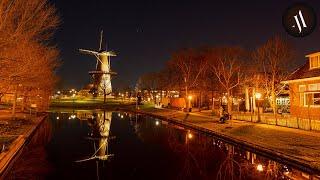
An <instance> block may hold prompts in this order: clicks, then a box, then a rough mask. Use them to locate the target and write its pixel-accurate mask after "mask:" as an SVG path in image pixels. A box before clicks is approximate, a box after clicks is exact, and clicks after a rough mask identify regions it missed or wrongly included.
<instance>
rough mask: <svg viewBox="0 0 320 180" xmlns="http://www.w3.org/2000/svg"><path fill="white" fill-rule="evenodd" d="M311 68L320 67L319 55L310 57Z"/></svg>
mask: <svg viewBox="0 0 320 180" xmlns="http://www.w3.org/2000/svg"><path fill="white" fill-rule="evenodd" d="M309 59H310V69H313V68H319V67H320V58H319V56H313V57H310V58H309Z"/></svg>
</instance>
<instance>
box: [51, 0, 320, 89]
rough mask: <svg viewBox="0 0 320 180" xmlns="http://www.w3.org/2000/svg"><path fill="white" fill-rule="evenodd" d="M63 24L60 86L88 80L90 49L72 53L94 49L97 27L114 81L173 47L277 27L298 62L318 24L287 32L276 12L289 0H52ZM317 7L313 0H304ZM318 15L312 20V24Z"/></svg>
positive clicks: (155, 66)
mask: <svg viewBox="0 0 320 180" xmlns="http://www.w3.org/2000/svg"><path fill="white" fill-rule="evenodd" d="M51 1H52V3H53V4H54V5H55V6H56V7H57V9H58V11H59V13H60V15H61V18H62V24H61V26H60V29H59V30H58V31H57V33H56V35H55V39H54V40H55V42H56V43H57V46H58V47H59V49H60V50H61V59H62V61H63V62H62V66H61V67H60V69H59V71H58V75H59V76H61V80H62V81H61V84H62V85H63V87H64V88H80V87H83V86H84V85H86V84H87V83H89V81H90V78H89V75H88V73H87V72H88V71H89V70H93V69H94V68H95V63H96V60H95V58H94V57H91V56H86V55H82V54H79V52H78V51H77V49H78V48H85V49H93V50H97V49H98V47H99V33H100V30H101V29H103V30H104V34H105V38H106V40H107V46H108V50H114V51H115V52H117V54H118V56H117V57H115V58H112V59H111V61H112V69H113V70H114V71H116V72H118V76H117V77H115V79H114V80H113V82H112V83H113V85H114V86H116V87H120V86H124V85H126V84H128V85H134V84H135V82H136V80H137V78H138V77H139V76H140V75H141V74H143V73H145V72H151V71H157V70H160V69H161V68H162V67H163V66H164V64H165V62H166V61H167V60H168V59H169V57H170V54H171V53H172V52H173V51H175V50H176V49H179V48H184V47H199V46H215V45H240V46H243V47H244V48H248V49H252V48H254V47H256V46H259V45H261V44H262V43H264V42H265V41H266V40H267V39H268V38H270V37H272V36H273V35H276V34H279V35H281V36H283V37H285V38H287V39H288V40H289V41H291V42H292V44H293V45H294V47H295V49H296V50H297V53H298V59H299V62H298V63H299V64H302V63H304V62H305V59H304V56H303V55H305V54H307V53H309V52H314V51H318V50H320V43H319V40H320V29H319V26H317V27H316V29H315V32H313V33H312V34H311V35H309V36H307V37H304V38H294V37H290V36H289V35H288V34H287V33H286V32H285V31H284V29H283V27H282V22H281V18H282V14H283V12H284V11H285V9H286V8H287V7H288V6H290V5H291V4H292V3H294V2H296V1H285V0H268V1H267V0H265V1H263V0H259V1H253V0H241V1H239V0H234V1H230V0H222V1H215V0H210V1H201V0H193V1H188V0H184V1H182V0H181V1H174V0H171V1H165V0H159V1H152V0H150V1H139V0H127V1H126V0H113V1H110V0H51ZM305 2H307V3H308V4H309V5H311V6H312V7H313V8H314V9H315V11H316V13H317V15H319V14H320V1H319V0H309V1H305ZM319 19H320V18H319V16H318V25H319Z"/></svg>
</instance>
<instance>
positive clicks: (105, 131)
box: [75, 111, 115, 173]
mask: <svg viewBox="0 0 320 180" xmlns="http://www.w3.org/2000/svg"><path fill="white" fill-rule="evenodd" d="M111 117H112V112H106V111H100V112H93V113H92V117H91V118H88V126H89V127H90V132H89V133H88V136H87V137H86V139H88V140H89V141H92V142H93V148H94V153H93V154H92V155H91V156H90V157H88V158H85V159H81V160H77V161H75V162H85V161H90V160H96V164H97V173H98V169H99V161H107V160H110V158H111V157H113V156H114V154H110V153H109V147H108V145H109V140H111V139H114V138H115V137H110V125H111Z"/></svg>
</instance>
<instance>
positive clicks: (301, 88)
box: [299, 85, 307, 106]
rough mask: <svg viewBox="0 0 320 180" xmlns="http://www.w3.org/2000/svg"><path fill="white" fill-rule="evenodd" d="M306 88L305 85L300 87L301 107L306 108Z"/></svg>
mask: <svg viewBox="0 0 320 180" xmlns="http://www.w3.org/2000/svg"><path fill="white" fill-rule="evenodd" d="M306 90H307V89H306V86H305V85H299V95H300V106H304V105H305V101H304V99H305V98H304V92H305V91H306Z"/></svg>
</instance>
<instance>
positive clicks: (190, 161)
mask: <svg viewBox="0 0 320 180" xmlns="http://www.w3.org/2000/svg"><path fill="white" fill-rule="evenodd" d="M146 121H150V119H148V118H145V117H143V116H137V118H136V119H135V120H134V121H132V120H131V122H134V123H132V125H133V126H134V129H135V130H136V134H137V136H138V137H139V138H140V139H141V140H142V141H144V143H149V141H158V140H154V139H153V138H159V134H157V133H155V132H156V131H155V129H157V128H159V126H161V127H162V128H163V130H164V131H162V132H161V133H162V134H163V133H165V134H166V138H167V140H163V139H162V140H160V141H161V143H164V145H165V146H168V147H170V149H171V151H172V153H175V154H177V155H178V156H179V160H180V164H179V165H178V167H179V170H178V172H177V174H178V175H177V179H320V176H319V175H317V174H313V173H306V172H302V171H300V170H298V169H294V168H292V167H289V166H288V165H285V164H282V163H279V162H276V161H274V160H272V159H268V158H266V157H263V156H260V155H257V154H256V153H253V152H250V151H247V150H244V149H242V148H240V147H237V146H233V145H231V144H228V143H225V142H223V141H222V140H220V139H218V138H216V137H212V136H207V135H204V134H201V133H199V132H196V131H192V130H189V129H185V128H183V127H181V126H177V125H175V124H172V123H168V122H166V121H161V120H159V119H154V122H151V123H148V122H146ZM152 126H153V127H152ZM137 127H138V128H137ZM148 130H151V131H153V133H148V132H147V131H148ZM150 135H154V136H155V137H148V136H150Z"/></svg>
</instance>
